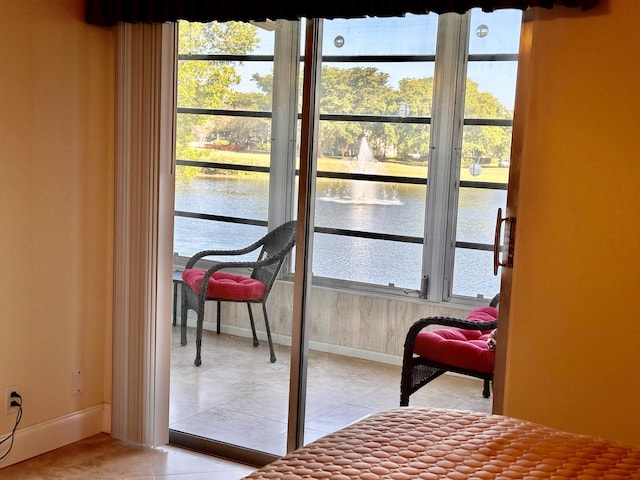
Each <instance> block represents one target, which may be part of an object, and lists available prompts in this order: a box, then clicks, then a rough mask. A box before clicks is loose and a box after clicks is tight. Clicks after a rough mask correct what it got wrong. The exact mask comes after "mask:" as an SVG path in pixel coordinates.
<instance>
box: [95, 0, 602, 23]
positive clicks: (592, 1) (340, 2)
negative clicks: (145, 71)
mask: <svg viewBox="0 0 640 480" xmlns="http://www.w3.org/2000/svg"><path fill="white" fill-rule="evenodd" d="M597 3H598V0H298V1H297V2H295V3H294V2H292V1H291V0H227V1H222V0H86V21H87V23H91V24H96V25H107V26H111V25H115V24H116V23H119V22H127V23H137V22H144V23H158V22H175V21H177V20H187V21H191V22H211V21H214V20H216V21H219V22H226V21H231V20H236V21H249V20H253V21H264V20H267V19H271V20H276V19H283V20H298V19H300V18H362V17H365V16H371V17H401V16H403V15H405V14H407V13H413V14H421V13H428V12H434V13H448V12H456V13H465V12H466V11H468V10H469V9H471V8H481V9H482V10H484V11H485V12H492V11H494V10H498V9H504V8H515V9H519V10H525V9H527V8H529V7H544V8H552V7H554V6H556V5H562V6H565V7H581V8H582V9H583V10H587V9H589V8H592V7H594V6H595V5H597Z"/></svg>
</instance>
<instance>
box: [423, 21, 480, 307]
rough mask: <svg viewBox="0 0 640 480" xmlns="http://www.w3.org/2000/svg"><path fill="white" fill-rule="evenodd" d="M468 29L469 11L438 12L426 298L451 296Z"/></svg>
mask: <svg viewBox="0 0 640 480" xmlns="http://www.w3.org/2000/svg"><path fill="white" fill-rule="evenodd" d="M468 32H469V14H466V15H458V14H453V13H451V14H444V15H441V16H440V18H439V21H438V43H437V47H436V64H435V75H434V94H433V96H434V98H433V114H432V126H431V145H430V152H431V155H430V158H429V172H428V189H427V199H426V202H427V204H426V210H425V211H426V219H425V244H424V245H425V248H424V256H423V275H424V276H425V277H426V278H428V279H430V281H429V282H428V288H427V292H426V297H427V299H429V300H432V301H437V302H439V301H446V300H448V299H449V297H450V295H451V281H452V276H453V255H454V250H455V226H456V221H455V220H456V206H457V189H458V188H459V176H460V172H459V165H460V162H459V161H458V160H459V155H460V148H461V144H462V126H463V117H464V87H465V78H466V58H467V50H468Z"/></svg>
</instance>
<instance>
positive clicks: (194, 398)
mask: <svg viewBox="0 0 640 480" xmlns="http://www.w3.org/2000/svg"><path fill="white" fill-rule="evenodd" d="M173 328H174V332H173V345H172V363H171V368H172V370H171V407H170V428H172V429H175V430H180V431H185V432H188V433H193V434H197V435H202V436H206V437H211V438H214V439H217V440H222V441H225V442H229V443H236V442H237V443H239V444H241V445H243V446H245V447H249V448H254V449H258V450H262V451H267V452H269V453H274V454H277V455H281V454H283V453H284V448H285V447H284V445H285V438H286V416H287V409H288V406H287V401H288V397H287V393H286V392H287V389H288V387H289V366H290V363H289V359H288V348H286V347H277V350H276V354H277V355H278V361H277V362H276V363H274V364H272V363H270V362H269V353H268V347H267V345H266V342H265V343H264V344H263V343H261V344H260V346H259V347H258V348H254V347H253V346H252V345H251V341H250V340H248V339H245V338H238V337H232V336H228V335H220V336H218V335H215V334H213V333H207V332H205V335H204V337H203V354H202V366H200V367H195V366H194V365H193V359H194V356H195V347H194V343H195V342H194V340H193V338H194V337H193V332H192V331H190V332H189V342H190V344H189V345H188V346H186V347H181V346H180V344H179V327H173ZM308 378H309V385H308V389H307V399H308V402H307V409H306V410H307V424H306V428H305V432H306V436H305V441H306V442H309V441H312V440H314V439H315V438H318V437H320V436H322V435H324V434H326V433H329V432H331V431H334V430H336V429H338V428H340V427H342V426H344V425H346V424H348V423H350V422H352V421H355V420H357V419H358V418H361V417H363V416H364V415H367V414H369V413H372V412H374V411H378V410H380V409H383V408H392V407H396V406H397V405H398V401H399V382H400V367H397V366H392V365H385V364H380V363H376V362H371V361H366V360H359V359H353V358H348V357H343V356H339V355H330V354H324V353H317V352H312V353H311V354H310V358H309V374H308ZM481 391H482V382H481V381H480V380H475V379H470V378H463V377H458V376H451V375H444V376H442V377H440V378H439V379H437V380H435V381H434V382H432V383H431V384H430V385H428V386H426V387H424V388H423V389H422V390H420V391H418V392H416V393H415V394H414V395H412V397H411V401H410V404H411V405H424V406H433V407H444V408H456V409H466V410H476V411H485V412H489V411H490V410H491V399H485V398H483V397H482V394H481ZM254 469H255V468H254V467H251V466H246V465H242V464H240V463H234V462H231V461H228V460H224V459H220V458H216V457H213V456H210V455H206V454H202V453H197V452H192V451H189V450H186V449H182V448H179V447H176V446H163V447H158V448H145V447H140V446H137V445H132V444H128V443H125V442H120V441H117V440H114V439H112V438H111V437H109V436H108V435H106V434H101V435H97V436H95V437H91V438H88V439H85V440H83V441H81V442H77V443H75V444H72V445H69V446H67V447H64V448H61V449H58V450H56V451H54V452H50V453H48V454H45V455H41V456H39V457H37V458H34V459H31V460H28V461H25V462H22V463H19V464H16V465H12V466H10V467H7V468H4V469H0V480H2V479H11V480H22V479H30V480H31V479H32V480H39V479H64V480H75V479H86V478H91V479H97V480H103V479H104V480H106V479H123V480H127V479H131V480H148V479H166V480H185V479H192V480H199V479H205V478H207V479H209V480H238V479H240V478H242V477H244V476H245V475H248V474H249V473H251V472H252V471H253V470H254Z"/></svg>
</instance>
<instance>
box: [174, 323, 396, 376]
mask: <svg viewBox="0 0 640 480" xmlns="http://www.w3.org/2000/svg"><path fill="white" fill-rule="evenodd" d="M187 326H191V324H190V322H187ZM193 327H194V328H195V323H194V324H193ZM202 328H203V329H204V330H211V331H215V329H216V325H215V323H213V322H207V321H205V322H204V323H203V324H202ZM220 331H221V333H226V334H228V335H234V336H236V337H246V338H251V330H249V329H248V328H242V327H234V326H226V325H222V326H221V328H220ZM272 339H273V343H274V344H276V345H286V346H288V347H290V346H291V338H290V337H287V336H284V335H278V334H273V335H272ZM258 340H260V341H261V342H266V341H267V334H266V333H264V332H258ZM309 348H310V349H311V350H316V351H318V352H325V353H334V354H336V355H344V356H346V357H353V358H360V359H362V360H371V361H374V362H380V363H387V364H390V365H396V366H400V365H402V357H401V356H396V355H390V354H388V353H381V352H370V351H367V350H361V349H359V348H352V347H345V346H342V345H331V344H327V343H323V342H317V341H313V340H311V341H309Z"/></svg>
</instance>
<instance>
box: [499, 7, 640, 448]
mask: <svg viewBox="0 0 640 480" xmlns="http://www.w3.org/2000/svg"><path fill="white" fill-rule="evenodd" d="M558 13H560V11H556V12H549V11H547V10H540V11H539V12H538V17H537V18H538V20H537V21H535V22H534V23H533V24H529V25H528V27H527V31H529V32H530V33H531V34H532V36H531V37H530V40H531V41H532V54H531V58H530V61H531V63H530V65H529V67H530V68H531V69H532V70H531V71H532V72H533V76H532V77H531V85H530V89H529V90H528V91H519V95H528V96H529V98H528V100H529V102H528V103H529V107H528V109H527V111H525V112H516V115H518V114H520V115H522V117H521V118H520V121H522V122H524V123H523V124H524V131H525V134H524V138H523V151H522V158H521V167H522V171H521V177H520V178H521V180H520V181H521V189H520V194H519V198H518V200H519V204H520V206H519V213H518V220H517V240H516V251H515V259H514V262H515V268H514V270H513V289H512V308H511V311H510V318H511V321H510V324H509V325H510V326H509V337H510V338H509V347H508V348H509V349H508V362H507V375H506V392H505V393H506V394H505V410H504V413H506V414H508V415H513V416H516V417H521V418H527V419H531V420H534V421H538V422H541V423H545V424H548V425H552V426H556V427H560V428H563V429H567V430H571V431H575V432H582V433H587V434H593V435H598V436H603V437H607V438H612V439H619V440H622V441H626V442H633V443H635V444H640V409H639V408H638V402H639V400H640V375H638V370H639V369H640V355H639V351H640V327H639V325H640V323H639V321H638V318H637V309H638V307H637V299H638V291H639V288H640V242H639V240H640V210H639V208H638V206H639V203H640V201H639V195H640V172H639V168H640V160H639V157H638V145H639V143H638V142H639V141H640V134H639V133H640V116H639V114H640V90H639V85H640V55H638V52H637V45H638V30H637V22H638V18H640V2H638V1H637V0H615V1H608V2H606V1H604V2H603V1H602V0H601V6H599V7H598V8H597V9H596V10H595V11H593V12H591V14H589V15H583V14H580V13H579V12H576V13H577V16H578V18H575V15H574V18H571V15H568V16H566V15H565V16H558ZM563 13H567V10H566V9H564V11H563Z"/></svg>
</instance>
